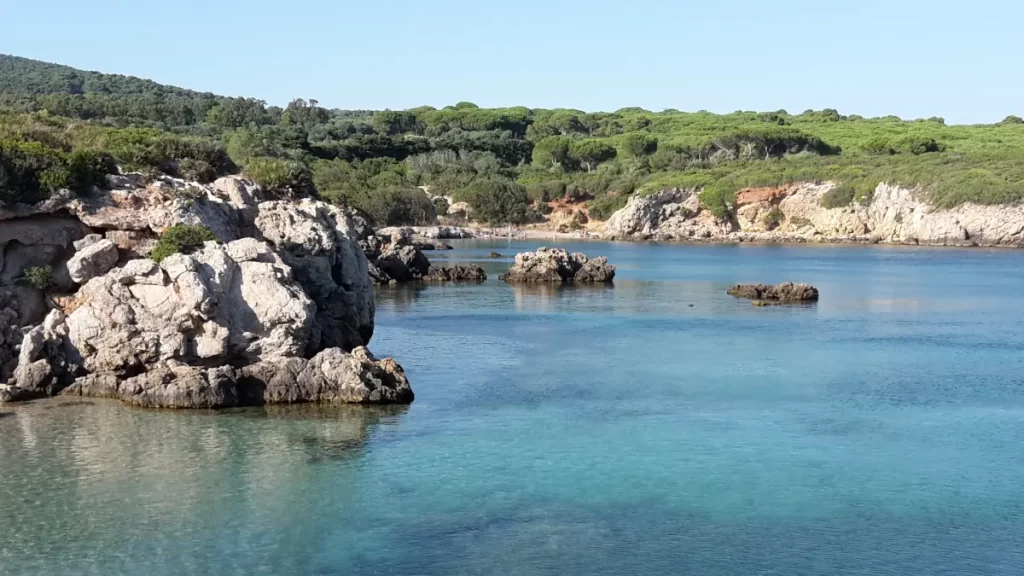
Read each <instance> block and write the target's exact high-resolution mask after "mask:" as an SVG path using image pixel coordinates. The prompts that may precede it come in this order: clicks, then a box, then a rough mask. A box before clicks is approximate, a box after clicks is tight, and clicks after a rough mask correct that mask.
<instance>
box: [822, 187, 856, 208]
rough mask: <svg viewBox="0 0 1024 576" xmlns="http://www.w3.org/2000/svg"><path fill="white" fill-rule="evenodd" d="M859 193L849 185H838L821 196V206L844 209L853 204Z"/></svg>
mask: <svg viewBox="0 0 1024 576" xmlns="http://www.w3.org/2000/svg"><path fill="white" fill-rule="evenodd" d="M856 194H857V191H856V190H855V189H854V188H853V186H851V185H849V184H838V185H836V186H834V187H833V188H832V189H831V190H829V191H827V192H825V193H824V194H823V195H822V196H821V205H822V207H824V208H842V207H844V206H849V205H850V204H853V197H854V196H855V195H856Z"/></svg>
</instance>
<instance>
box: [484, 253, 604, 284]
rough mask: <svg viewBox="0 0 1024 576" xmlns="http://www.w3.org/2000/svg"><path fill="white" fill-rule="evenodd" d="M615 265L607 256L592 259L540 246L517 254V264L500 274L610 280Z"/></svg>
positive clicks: (513, 278)
mask: <svg viewBox="0 0 1024 576" xmlns="http://www.w3.org/2000/svg"><path fill="white" fill-rule="evenodd" d="M614 278H615V267H614V266H612V265H610V264H608V260H607V259H606V258H604V257H600V258H595V259H593V260H589V259H588V258H587V256H586V255H584V254H579V253H576V254H569V253H568V252H567V251H566V250H565V249H563V248H539V249H538V250H537V251H536V252H522V253H520V254H517V255H516V262H515V265H513V266H512V268H511V269H509V271H508V272H506V273H505V274H503V275H502V276H501V279H502V280H504V281H505V282H510V283H519V282H579V283H591V282H611V281H612V280H613V279H614Z"/></svg>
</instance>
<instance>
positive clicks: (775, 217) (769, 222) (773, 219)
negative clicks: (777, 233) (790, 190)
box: [761, 206, 786, 230]
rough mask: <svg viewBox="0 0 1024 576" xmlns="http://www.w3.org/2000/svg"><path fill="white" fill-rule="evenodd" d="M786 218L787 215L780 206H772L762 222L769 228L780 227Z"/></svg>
mask: <svg viewBox="0 0 1024 576" xmlns="http://www.w3.org/2000/svg"><path fill="white" fill-rule="evenodd" d="M785 220H786V215H785V214H784V213H783V212H782V209H781V208H779V207H778V206H772V207H771V209H770V210H768V212H766V213H765V215H764V217H763V218H762V221H761V223H762V224H764V227H765V228H766V229H768V230H773V229H775V228H778V227H779V225H780V224H782V223H783V222H784V221H785Z"/></svg>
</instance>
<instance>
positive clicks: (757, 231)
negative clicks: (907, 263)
mask: <svg viewBox="0 0 1024 576" xmlns="http://www.w3.org/2000/svg"><path fill="white" fill-rule="evenodd" d="M833 186H834V184H833V183H824V184H801V185H794V186H787V187H782V188H766V189H750V190H744V191H741V192H740V193H739V194H737V202H736V207H735V211H734V216H733V217H732V218H730V219H729V220H719V219H717V218H715V217H714V216H713V215H712V214H711V213H710V212H708V211H707V210H704V209H703V208H702V207H701V206H700V201H699V199H698V196H697V191H696V190H678V189H670V190H664V191H662V192H659V193H656V194H652V195H649V196H645V197H639V196H634V197H632V198H630V200H629V203H628V204H627V205H626V207H625V208H623V209H622V210H619V211H618V212H616V213H615V214H613V215H612V217H611V218H610V219H609V220H608V222H607V223H606V226H605V234H606V235H607V236H610V237H614V238H629V239H652V240H693V241H725V242H728V241H753V242H873V243H879V242H880V243H892V244H927V245H940V246H1013V247H1017V246H1021V245H1022V244H1024V206H982V205H977V204H964V205H961V206H958V207H956V208H953V209H949V210H942V209H937V208H933V207H931V206H929V205H927V204H926V203H925V202H923V201H922V200H921V193H920V191H919V190H914V189H908V188H902V187H899V186H891V185H888V184H881V185H879V186H878V187H877V189H876V190H875V193H874V196H873V197H872V199H871V202H870V203H868V204H865V205H859V204H853V205H851V206H846V207H841V208H825V207H823V206H822V205H821V199H822V196H824V195H825V193H826V192H828V191H829V190H831V189H832V188H833Z"/></svg>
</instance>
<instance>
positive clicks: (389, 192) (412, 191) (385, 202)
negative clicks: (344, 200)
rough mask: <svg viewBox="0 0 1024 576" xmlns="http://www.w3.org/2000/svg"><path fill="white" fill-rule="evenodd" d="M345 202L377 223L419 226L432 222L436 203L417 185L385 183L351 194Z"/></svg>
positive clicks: (382, 224)
mask: <svg viewBox="0 0 1024 576" xmlns="http://www.w3.org/2000/svg"><path fill="white" fill-rule="evenodd" d="M348 205H349V206H351V207H352V208H356V209H359V210H362V211H363V212H365V213H366V214H368V215H369V216H370V218H371V219H372V220H373V221H374V223H375V224H377V225H378V226H420V225H427V224H433V223H434V218H435V216H436V214H437V212H436V207H435V205H434V203H433V202H431V200H430V197H429V196H427V194H426V192H424V191H423V190H420V189H419V188H410V187H402V186H389V187H387V188H381V189H379V190H373V191H370V192H369V193H367V194H366V195H363V196H359V197H356V198H351V199H349V201H348Z"/></svg>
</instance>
